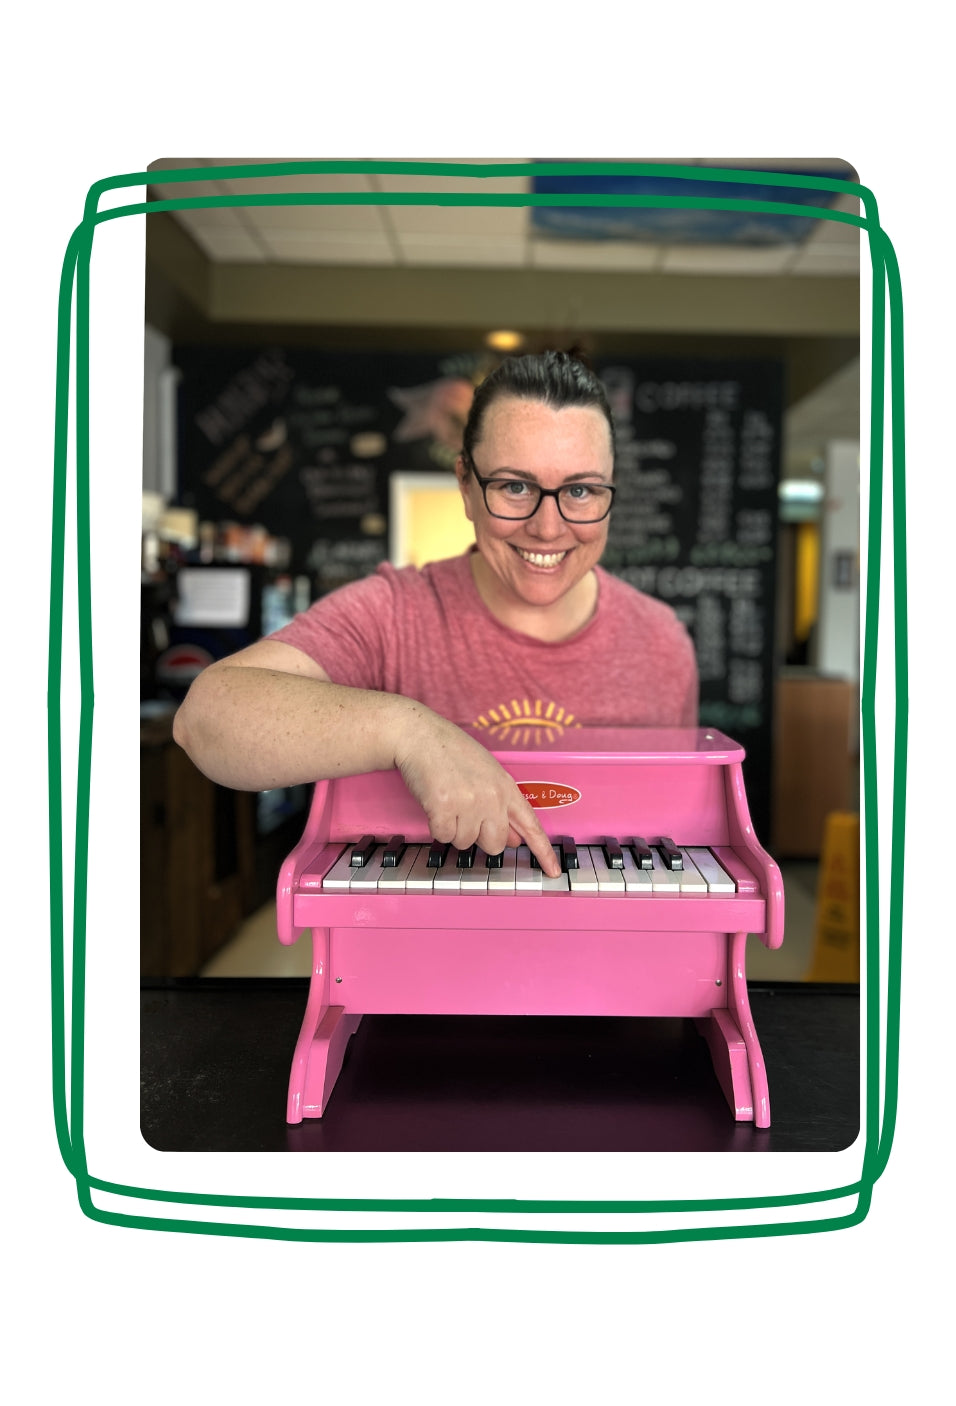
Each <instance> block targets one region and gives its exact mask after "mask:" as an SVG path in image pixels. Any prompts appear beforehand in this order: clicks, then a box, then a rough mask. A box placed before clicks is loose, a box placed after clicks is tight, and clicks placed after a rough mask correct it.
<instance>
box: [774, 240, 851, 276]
mask: <svg viewBox="0 0 956 1406" xmlns="http://www.w3.org/2000/svg"><path fill="white" fill-rule="evenodd" d="M790 272H791V273H792V274H794V275H795V276H798V277H799V276H800V275H801V274H804V275H813V276H815V275H820V276H826V275H838V276H840V277H843V278H852V277H853V276H854V275H858V274H859V272H860V254H859V250H858V249H854V248H849V247H847V246H846V245H836V244H827V245H819V246H817V247H812V246H811V247H808V248H806V249H801V250H800V251H799V253H797V254H796V255H795V256H794V260H793V263H792V264H791V266H790Z"/></svg>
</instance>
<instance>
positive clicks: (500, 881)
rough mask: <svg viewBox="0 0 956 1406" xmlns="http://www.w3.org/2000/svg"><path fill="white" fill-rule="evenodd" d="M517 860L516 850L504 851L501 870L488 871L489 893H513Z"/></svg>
mask: <svg viewBox="0 0 956 1406" xmlns="http://www.w3.org/2000/svg"><path fill="white" fill-rule="evenodd" d="M517 860H518V851H517V850H516V849H506V850H505V851H504V854H503V858H502V861H501V868H500V869H489V870H488V892H489V893H514V891H515V879H516V875H517Z"/></svg>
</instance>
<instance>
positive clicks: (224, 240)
mask: <svg viewBox="0 0 956 1406" xmlns="http://www.w3.org/2000/svg"><path fill="white" fill-rule="evenodd" d="M194 237H195V240H196V243H197V244H199V245H201V247H202V248H203V249H204V250H205V252H206V253H207V254H208V255H209V257H210V258H211V259H215V260H217V261H218V262H220V263H250V264H251V263H265V262H266V261H267V259H268V255H267V253H266V251H265V249H264V248H263V245H262V242H261V241H260V240H257V239H254V238H253V237H252V236H251V235H249V234H246V233H245V232H244V231H237V230H224V229H198V230H195V231H194Z"/></svg>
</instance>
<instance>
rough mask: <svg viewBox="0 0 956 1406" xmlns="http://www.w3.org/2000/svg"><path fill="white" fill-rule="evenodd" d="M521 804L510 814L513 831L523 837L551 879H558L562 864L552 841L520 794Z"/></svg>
mask: <svg viewBox="0 0 956 1406" xmlns="http://www.w3.org/2000/svg"><path fill="white" fill-rule="evenodd" d="M518 794H519V797H520V802H519V803H518V804H516V805H515V806H513V807H512V808H511V810H509V812H508V819H509V821H510V822H511V826H512V829H513V830H515V832H516V833H517V834H518V835H520V836H521V838H522V839H523V840H524V842H525V844H526V845H527V846H528V848H529V849H530V851H531V853H532V854H533V855H534V857H535V858H536V859H537V861H538V863H539V864H540V865H541V868H542V870H543V871H544V873H545V874H547V876H548V878H549V879H556V878H557V877H558V875H559V874H560V873H561V864H560V862H559V860H558V857H557V855H556V854H555V852H554V849H553V847H552V845H551V841H550V840H549V839H548V837H547V835H546V834H545V833H544V830H543V828H542V826H541V822H540V820H539V819H538V817H537V816H536V815H535V813H534V807H533V806H532V805H531V803H530V802H529V801H527V800H526V799H525V797H524V796H522V795H521V793H520V792H519V793H518Z"/></svg>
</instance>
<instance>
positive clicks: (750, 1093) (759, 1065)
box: [697, 932, 770, 1128]
mask: <svg viewBox="0 0 956 1406" xmlns="http://www.w3.org/2000/svg"><path fill="white" fill-rule="evenodd" d="M746 948H747V934H746V933H745V932H738V933H735V934H734V936H733V937H732V938H731V939H730V942H729V952H728V958H729V960H728V963H727V967H728V977H729V989H728V992H727V1006H726V1008H724V1007H722V1006H721V1007H718V1008H716V1009H715V1010H713V1011H711V1013H710V1015H709V1016H705V1017H704V1018H703V1019H702V1020H699V1021H698V1022H697V1028H698V1030H699V1031H700V1033H701V1034H702V1035H703V1037H704V1039H705V1040H706V1041H707V1045H708V1047H709V1049H710V1055H711V1059H712V1060H713V1065H714V1072H715V1073H716V1075H717V1079H718V1081H719V1083H720V1087H721V1088H722V1089H723V1091H724V1096H725V1097H726V1099H727V1102H728V1103H729V1104H730V1107H731V1109H732V1110H733V1114H734V1117H735V1119H736V1120H737V1122H738V1123H742V1122H751V1123H754V1124H755V1125H756V1126H757V1127H758V1128H769V1127H770V1091H769V1089H768V1086H767V1070H766V1066H765V1065H764V1061H763V1052H762V1050H761V1048H760V1041H759V1040H758V1039H757V1031H756V1028H755V1026H754V1023H753V1017H752V1015H751V1013H750V1001H749V999H748V997H747V976H746V967H745V955H746Z"/></svg>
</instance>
